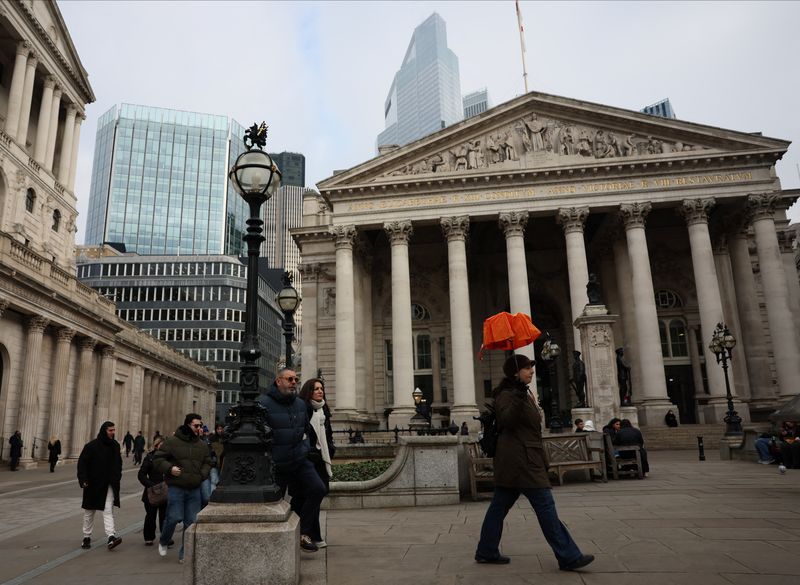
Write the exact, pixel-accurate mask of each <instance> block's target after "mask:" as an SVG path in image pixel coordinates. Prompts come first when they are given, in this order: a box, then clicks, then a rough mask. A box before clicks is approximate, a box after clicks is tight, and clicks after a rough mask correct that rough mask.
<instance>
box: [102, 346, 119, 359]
mask: <svg viewBox="0 0 800 585" xmlns="http://www.w3.org/2000/svg"><path fill="white" fill-rule="evenodd" d="M100 353H101V354H102V355H103V359H111V358H113V357H114V356H115V355H116V353H115V348H114V346H113V345H104V346H103V349H101V350H100Z"/></svg>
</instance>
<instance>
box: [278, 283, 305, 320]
mask: <svg viewBox="0 0 800 585" xmlns="http://www.w3.org/2000/svg"><path fill="white" fill-rule="evenodd" d="M275 300H276V301H277V303H278V306H280V308H281V311H283V312H284V313H294V312H295V311H296V310H297V307H298V305H299V304H300V293H298V292H297V289H296V288H294V287H293V286H291V285H288V286H284V287H283V288H282V289H281V290H280V292H279V293H278V296H277V297H275Z"/></svg>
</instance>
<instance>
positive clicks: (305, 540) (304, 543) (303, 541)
mask: <svg viewBox="0 0 800 585" xmlns="http://www.w3.org/2000/svg"><path fill="white" fill-rule="evenodd" d="M300 548H302V549H303V550H305V551H308V552H317V551H318V550H319V547H318V546H317V545H316V544H314V541H313V540H311V538H309V537H308V536H306V535H305V534H304V535H303V536H301V537H300Z"/></svg>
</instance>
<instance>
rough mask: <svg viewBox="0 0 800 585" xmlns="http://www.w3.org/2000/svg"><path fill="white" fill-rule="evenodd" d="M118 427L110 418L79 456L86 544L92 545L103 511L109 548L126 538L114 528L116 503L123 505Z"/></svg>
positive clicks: (83, 545)
mask: <svg viewBox="0 0 800 585" xmlns="http://www.w3.org/2000/svg"><path fill="white" fill-rule="evenodd" d="M115 433H116V427H115V426H114V423H113V422H111V421H106V422H104V423H103V425H102V426H101V427H100V432H99V433H97V438H96V439H94V440H92V441H89V442H88V443H86V445H84V447H83V450H82V451H81V455H80V457H79V458H78V483H80V486H81V489H83V502H82V504H81V507H82V508H83V543H82V544H81V548H91V546H92V529H93V528H94V514H95V512H96V511H97V510H102V511H103V527H104V528H105V531H106V536H107V537H108V541H107V545H108V550H112V549H114V548H116V547H117V546H119V545H120V543H121V542H122V539H121V538H120V537H119V536H117V533H116V530H115V529H114V506H116V507H117V508H119V485H120V481H121V480H122V456H121V455H120V448H119V443H117V441H116V439H114V434H115Z"/></svg>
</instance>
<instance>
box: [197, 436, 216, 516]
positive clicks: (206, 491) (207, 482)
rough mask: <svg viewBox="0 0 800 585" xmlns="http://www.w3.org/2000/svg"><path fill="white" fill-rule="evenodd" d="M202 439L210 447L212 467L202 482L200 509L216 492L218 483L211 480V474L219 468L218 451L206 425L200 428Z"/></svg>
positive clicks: (209, 453) (209, 454)
mask: <svg viewBox="0 0 800 585" xmlns="http://www.w3.org/2000/svg"><path fill="white" fill-rule="evenodd" d="M200 440H201V441H203V443H205V444H206V446H207V447H208V456H209V457H210V458H211V469H210V470H209V472H208V477H207V478H205V479H204V480H203V483H202V484H200V509H201V510H202V509H203V508H205V507H206V506H207V505H208V502H210V501H211V494H212V493H213V492H214V488H216V487H217V486H216V484H214V483H212V481H211V476H212V474H213V472H214V470H215V469H216V468H217V452H216V451H214V448H213V447H212V446H211V438H210V436H209V431H208V427H207V426H205V425H203V428H202V429H200Z"/></svg>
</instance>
